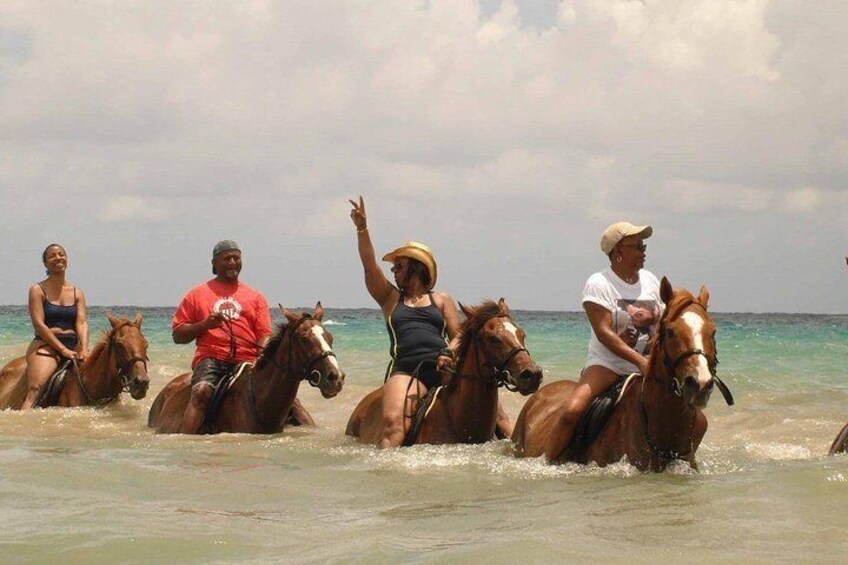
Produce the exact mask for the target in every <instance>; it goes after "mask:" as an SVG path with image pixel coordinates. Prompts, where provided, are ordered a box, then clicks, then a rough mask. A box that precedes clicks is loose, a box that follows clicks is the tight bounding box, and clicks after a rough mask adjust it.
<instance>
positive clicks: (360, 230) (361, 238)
mask: <svg viewBox="0 0 848 565" xmlns="http://www.w3.org/2000/svg"><path fill="white" fill-rule="evenodd" d="M348 202H350V203H351V205H352V206H353V209H352V210H351V211H350V219H351V220H353V225H354V226H356V240H357V244H358V246H359V259H360V260H361V261H362V267H363V268H364V269H365V288H367V289H368V293H369V294H370V295H371V297H372V298H374V300H376V301H377V304H379V305H380V308H381V309H382V310H383V312H386V311H387V310H390V309H391V308H392V307H393V306H394V302H395V301H396V300H397V294H398V291H397V289H396V288H395V287H394V286H392V284H391V283H390V282H389V280H388V279H387V278H386V276H385V275H384V274H383V271H382V269H380V265H378V264H377V255H376V254H375V253H374V244H372V243H371V236H370V235H369V234H368V220H367V218H366V216H365V200H363V198H362V197H361V196H360V197H359V203H356V202H354V201H353V200H348Z"/></svg>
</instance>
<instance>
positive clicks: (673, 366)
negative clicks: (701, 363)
mask: <svg viewBox="0 0 848 565" xmlns="http://www.w3.org/2000/svg"><path fill="white" fill-rule="evenodd" d="M690 306H697V307H698V308H700V309H701V310H703V311H704V313H705V314H706V313H707V309H706V308H705V307H704V306H703V305H702V304H701V303H700V302H697V301H695V300H694V299H687V300H686V301H685V302H684V303H683V304H682V305H681V306H680V307H679V308H678V312H681V313H682V312H683V311H684V310H685V309H686V308H689V307H690ZM676 317H679V316H676ZM676 317H675V318H676ZM668 322H669V319H668V318H666V317H663V319H662V320H661V321H660V327H659V329H658V331H657V341H658V343H657V345H658V347H660V348H661V349H662V352H663V365H664V367H665V370H666V373H667V374H668V375H669V376H670V377H671V379H670V380H669V382H668V387H669V391H670V392H671V393H672V394H674V395H675V396H679V397H682V396H683V383H682V382H680V379H679V378H678V376H677V367H678V365H680V363H682V362H683V361H685V360H686V359H688V358H689V357H692V356H693V355H695V356H697V355H700V356H702V357H703V358H704V359H706V360H707V368H708V369H709V371H710V376H711V377H712V379H713V382H715V384H716V386H717V387H718V389H719V391H721V394H722V396H724V400H725V402H727V405H728V406H733V403H734V400H733V395H732V394H731V393H730V389H729V388H727V385H725V384H724V382H723V381H722V380H721V379H720V378H719V377H718V375H717V372H718V355H714V356H713V357H710V356H709V355H707V354H706V352H704V350H703V349H700V348H693V349H687V350H686V351H683V352H681V353H679V354H678V355H677V356H676V357H675V358H674V359H672V358H671V357H669V355H668V353H667V352H666V347H665V332H666V324H668ZM713 349H715V347H713Z"/></svg>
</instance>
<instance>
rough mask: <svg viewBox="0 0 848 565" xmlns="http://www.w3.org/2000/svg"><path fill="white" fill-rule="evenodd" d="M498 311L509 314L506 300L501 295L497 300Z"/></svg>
mask: <svg viewBox="0 0 848 565" xmlns="http://www.w3.org/2000/svg"><path fill="white" fill-rule="evenodd" d="M498 312H499V313H501V314H506V315H507V316H509V306H507V305H506V300H504V298H503V296H501V299H500V300H498Z"/></svg>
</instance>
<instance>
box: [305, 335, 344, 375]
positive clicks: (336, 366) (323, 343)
mask: <svg viewBox="0 0 848 565" xmlns="http://www.w3.org/2000/svg"><path fill="white" fill-rule="evenodd" d="M312 335H314V336H315V339H317V340H318V343H319V344H321V353H326V352H327V351H332V350H333V348H331V347H330V344H329V343H327V339H326V338H325V337H324V328H322V327H321V326H312ZM327 359H329V361H330V364H331V365H332V366H333V368H334V369H335V370H337V371H341V369H339V362H338V361H336V356H335V355H330V356H329V357H327Z"/></svg>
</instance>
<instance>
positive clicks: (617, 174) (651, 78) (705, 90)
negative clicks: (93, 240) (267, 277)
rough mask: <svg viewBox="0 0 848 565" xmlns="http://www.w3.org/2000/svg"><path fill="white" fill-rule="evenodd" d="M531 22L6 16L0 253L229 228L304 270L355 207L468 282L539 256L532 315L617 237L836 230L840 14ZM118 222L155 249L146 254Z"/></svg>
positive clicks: (330, 8)
mask: <svg viewBox="0 0 848 565" xmlns="http://www.w3.org/2000/svg"><path fill="white" fill-rule="evenodd" d="M522 6H524V4H523V3H522V2H520V1H517V0H516V1H512V0H510V1H505V2H501V3H500V5H499V8H497V9H494V11H489V12H486V14H485V15H481V11H480V9H479V7H478V5H477V3H476V2H474V1H473V0H430V1H428V2H368V1H364V2H345V3H328V2H320V1H316V2H300V3H298V4H297V8H298V9H296V10H295V9H289V8H288V7H286V5H284V4H277V3H274V2H252V3H249V4H243V3H242V4H230V3H215V4H210V3H206V2H199V3H181V4H179V6H177V5H175V4H173V3H171V2H164V1H156V0H154V1H150V2H145V3H128V4H118V5H115V6H113V7H112V8H110V9H109V10H104V9H103V8H102V5H101V4H99V3H85V2H73V3H33V2H26V1H21V2H4V3H3V4H2V6H0V21H2V22H3V27H4V29H6V30H9V31H8V33H9V34H11V35H12V36H13V37H16V38H19V40H20V41H21V42H23V43H25V44H26V46H25V47H26V48H25V49H17V50H15V56H14V57H5V58H2V61H0V68H2V69H3V77H2V84H0V187H2V189H0V190H2V192H3V196H4V198H5V199H13V200H15V201H16V204H17V205H16V206H15V207H14V210H10V212H9V213H8V214H7V215H6V217H5V218H4V219H5V220H6V221H5V222H3V224H2V228H0V229H3V230H6V231H5V232H4V233H5V234H6V235H9V234H15V233H21V232H22V230H26V229H33V228H34V227H37V226H42V225H50V226H56V229H58V230H61V229H66V230H69V231H73V233H78V234H80V238H83V237H84V236H85V235H86V233H87V232H86V231H85V230H86V229H89V230H90V229H92V228H88V227H87V226H88V225H89V224H92V222H90V221H89V220H91V219H92V218H94V219H96V220H99V222H95V223H94V225H97V226H98V228H97V229H98V232H96V233H88V235H92V236H95V235H96V236H102V235H104V234H103V233H102V231H103V224H102V222H108V226H107V227H108V229H107V230H106V231H107V232H108V233H107V234H106V235H107V236H108V238H109V239H112V240H115V242H116V243H120V244H121V245H126V246H129V247H133V248H138V249H139V251H140V252H141V251H143V250H144V249H146V248H148V247H151V246H152V247H157V246H159V247H161V246H170V249H172V251H173V252H174V254H175V259H174V260H175V261H183V262H185V257H178V256H177V255H179V253H180V252H181V250H182V249H183V247H190V246H191V245H193V244H195V243H196V244H197V245H200V243H199V242H196V241H195V240H200V239H203V238H210V239H214V238H215V237H216V236H217V234H218V232H219V231H223V230H224V229H225V228H232V229H233V230H234V231H238V232H239V233H241V234H243V237H248V236H249V235H248V234H257V235H256V240H257V242H261V241H262V238H263V237H265V238H267V237H268V235H269V234H270V233H272V232H274V233H277V232H276V231H274V230H277V231H280V230H281V231H282V232H285V234H286V237H287V240H286V242H287V244H288V243H291V246H290V248H291V249H293V250H294V249H308V248H309V247H310V245H312V242H311V240H310V237H311V235H308V234H303V235H300V234H299V232H295V231H294V230H292V233H289V231H287V230H288V226H296V225H299V223H302V222H303V221H304V219H308V222H310V223H312V224H313V225H314V227H315V230H314V232H313V235H314V234H315V233H317V234H318V235H319V236H320V237H322V238H334V237H337V238H347V239H345V240H344V243H342V240H341V239H339V242H338V244H337V245H331V244H329V243H328V244H327V245H328V246H330V247H332V248H338V249H340V250H347V251H340V252H349V251H350V249H349V243H350V241H349V238H348V237H347V236H349V234H345V233H344V228H339V227H338V225H339V224H340V225H346V223H347V222H349V220H348V219H347V215H346V212H344V211H339V212H338V213H341V214H343V216H342V217H341V218H340V219H339V221H338V222H336V221H335V220H334V219H333V214H335V213H336V211H338V210H340V209H343V208H344V206H343V205H341V204H337V203H344V202H345V201H346V198H348V197H352V196H355V195H357V194H360V193H364V194H365V196H366V198H367V199H368V200H369V203H371V204H372V208H371V210H372V211H373V213H374V214H375V218H374V221H375V222H376V223H377V225H378V226H381V228H382V230H383V231H382V232H381V233H382V236H385V237H387V238H389V237H397V238H398V239H401V240H402V239H408V238H409V237H412V236H413V235H415V237H421V238H426V237H428V236H429V237H431V238H433V239H435V240H436V242H435V243H439V244H441V245H440V248H442V249H450V250H451V253H455V254H456V255H455V256H454V257H451V256H450V255H448V257H447V258H446V259H447V260H448V261H450V260H454V261H456V262H457V263H462V261H463V257H462V255H461V253H462V251H463V248H464V246H461V245H451V242H452V241H453V240H454V239H456V238H457V237H458V234H460V233H461V234H462V236H461V239H462V241H463V242H468V244H469V245H471V244H473V247H474V257H475V260H477V259H479V260H480V261H481V264H485V262H486V261H489V262H490V263H492V264H496V263H498V262H499V261H501V260H502V255H503V254H504V253H513V254H514V255H516V256H523V257H526V260H527V261H528V266H527V268H528V269H530V270H531V271H535V272H539V274H540V276H539V277H536V278H537V279H538V282H533V283H532V285H531V286H526V285H525V283H524V282H521V283H518V282H515V283H514V284H515V289H514V290H513V291H512V292H511V294H512V295H514V296H517V297H518V299H519V300H521V297H522V296H524V297H526V300H528V301H533V305H535V306H539V305H541V304H540V303H541V302H543V301H544V300H545V299H546V297H548V296H550V295H551V294H552V292H551V291H549V289H548V286H550V282H549V281H551V280H553V279H556V280H557V281H561V282H562V284H563V285H570V286H569V288H573V287H578V286H579V284H580V280H579V279H581V278H582V277H584V276H585V275H586V273H584V272H582V270H583V268H584V267H583V265H594V263H593V261H594V260H595V259H596V257H595V255H596V253H595V251H594V248H595V247H596V243H594V239H595V233H596V232H597V231H598V230H599V229H600V228H601V227H603V225H605V223H608V222H609V221H614V220H616V219H620V218H621V217H625V216H631V217H639V218H644V220H645V221H651V222H653V223H655V224H656V223H657V221H661V222H669V223H672V222H680V224H679V225H677V224H675V229H677V230H679V233H680V234H681V236H680V237H679V238H678V239H679V240H680V241H681V243H680V245H683V240H685V237H686V233H687V232H686V231H685V229H684V228H683V227H682V226H688V228H689V229H692V230H694V229H696V226H699V225H700V226H711V227H716V226H717V225H721V229H722V232H721V233H720V234H719V235H720V237H728V238H729V237H732V236H733V235H735V234H739V233H741V232H742V231H743V230H745V229H748V227H747V226H750V225H751V224H752V223H756V224H757V225H758V230H760V231H765V232H767V231H769V230H772V232H773V233H780V231H779V230H780V229H781V223H782V222H783V220H784V219H785V217H789V216H794V215H795V214H798V213H799V212H805V211H806V212H809V211H813V210H814V211H816V213H817V214H821V215H822V218H823V221H822V225H833V226H838V225H841V224H842V223H844V218H845V217H846V210H845V198H844V194H845V191H846V186H848V166H846V163H848V158H846V155H848V149H846V147H848V143H846V141H845V140H846V139H848V117H846V113H845V111H844V100H845V99H846V96H848V75H846V74H845V73H844V72H842V69H843V68H844V65H845V63H846V59H848V55H844V53H848V49H845V39H844V34H843V33H842V31H841V30H840V29H839V26H838V22H840V20H841V19H843V20H844V18H840V16H841V15H842V14H843V13H844V7H843V4H842V3H841V2H833V1H824V0H823V1H821V2H816V3H815V5H814V6H812V7H811V6H809V5H806V4H802V3H786V2H783V3H776V2H772V1H767V0H745V1H738V0H696V1H683V0H676V1H670V2H639V1H625V0H622V1H620V2H618V1H609V0H564V1H562V2H560V3H559V10H558V12H557V15H556V16H555V17H554V16H551V21H550V22H549V25H548V26H544V25H534V26H531V27H528V26H524V25H522V21H521V8H522ZM16 41H17V40H16ZM0 57H2V54H0ZM799 187H810V188H800V189H799ZM45 201H55V202H75V203H78V204H79V212H78V213H76V214H73V215H68V214H66V213H65V212H64V208H63V207H62V206H56V207H48V208H45V207H44V206H42V205H41V203H43V202H45ZM764 211H771V212H773V213H774V214H773V215H772V216H773V217H772V216H770V215H766V214H763V212H764ZM669 212H673V214H669ZM210 218H211V219H214V221H211V220H210ZM118 220H120V221H138V222H145V223H147V224H151V226H152V229H149V230H148V231H147V233H146V235H145V241H144V244H145V246H142V245H141V243H139V242H137V238H135V239H134V237H135V234H130V233H127V234H124V233H123V232H121V231H120V226H119V223H120V222H119V221H118ZM494 221H497V223H498V226H499V229H500V233H508V234H510V235H511V236H512V239H511V241H510V242H509V245H512V246H513V248H511V249H508V250H506V251H504V249H502V248H501V247H498V246H497V245H495V243H494V242H493V238H494V236H493V235H492V230H491V229H490V227H491V226H490V224H491V223H492V222H494ZM722 222H725V223H722ZM51 229H52V228H51ZM704 229H705V228H704ZM837 229H840V228H834V230H837ZM113 230H114V231H113ZM239 230H241V231H239ZM661 231H662V230H661V229H660V230H658V233H660V232H661ZM530 232H532V234H533V235H534V237H539V238H544V237H545V234H554V235H551V236H550V237H551V238H555V237H556V236H562V235H563V234H564V233H566V232H567V233H568V235H569V236H570V237H569V239H568V244H567V245H568V254H569V255H570V256H573V257H575V258H577V259H579V260H582V261H583V263H581V264H580V265H579V266H577V268H576V269H575V271H579V272H573V273H572V272H567V273H566V272H557V273H556V274H555V275H550V274H546V272H545V270H546V269H548V268H550V265H551V264H552V263H553V261H551V258H550V257H545V258H538V259H537V258H536V255H535V252H536V251H537V250H538V248H539V247H538V246H537V245H534V244H533V242H530V241H528V240H529V239H530V238H528V237H524V238H522V237H516V235H526V234H528V233H530ZM34 233H42V232H39V231H35V232H34ZM51 233H52V232H51ZM575 234H577V235H578V236H579V235H580V234H592V237H591V238H588V236H583V237H586V238H587V240H588V239H591V240H592V241H591V242H589V244H587V249H589V247H591V250H588V251H586V252H585V254H584V252H583V250H582V248H581V247H576V248H572V246H577V245H582V240H581V239H580V237H574V236H575ZM59 235H61V234H59ZM175 238H182V239H180V240H179V245H174V243H173V242H174V241H175ZM89 239H90V238H89ZM439 239H442V240H443V241H439ZM761 240H762V241H764V240H765V238H761V239H757V240H755V241H752V242H751V243H750V245H748V246H747V247H746V249H747V250H748V251H749V252H754V251H755V246H757V245H761V243H760V241H761ZM525 242H526V245H528V246H529V250H522V249H520V248H519V247H518V246H520V245H524V244H525ZM207 243H208V242H205V240H204V242H203V245H202V246H201V247H203V249H205V248H206V247H208V245H207ZM497 244H498V245H500V244H501V242H497ZM92 245H94V244H92ZM134 246H135V247H134ZM752 246H754V247H752ZM288 248H289V247H287V249H288ZM654 248H656V246H654V247H652V249H654ZM554 249H555V248H554ZM729 249H730V252H731V253H732V252H736V249H735V248H734V247H733V246H731V247H730V248H729ZM674 251H675V250H674V249H672V248H669V250H668V252H669V253H670V254H672V253H674ZM292 252H293V253H294V252H295V251H292ZM584 255H585V256H584ZM162 260H165V259H162ZM725 264H730V265H733V264H734V263H733V261H732V260H731V259H728V260H727V261H726V262H725ZM162 268H163V269H164V268H166V267H164V266H163V267H162ZM474 275H475V277H476V276H477V275H479V276H480V277H481V278H485V279H487V280H491V279H492V276H494V275H492V274H491V273H489V274H483V273H474ZM507 275H508V274H507ZM507 275H504V277H505V279H504V283H503V284H504V286H505V288H504V293H505V294H510V288H509V285H510V284H513V283H511V282H510V281H511V279H510V277H509V276H507ZM716 276H727V277H728V278H730V277H737V278H740V277H741V276H740V275H739V274H738V273H736V272H728V273H727V274H726V275H725V274H723V273H718V274H717V275H716ZM569 277H571V278H573V280H568V278H569ZM445 280H450V275H449V273H447V272H446V276H445ZM516 280H518V279H516ZM475 281H476V279H475ZM463 282H465V281H463ZM468 284H469V285H470V286H471V287H473V284H474V281H469V282H468ZM180 288H181V286H180ZM336 288H337V289H338V291H339V293H340V294H339V296H340V298H339V300H341V301H342V302H344V303H351V302H355V300H358V299H359V297H360V296H361V294H362V293H361V288H359V287H355V286H351V287H350V288H348V287H347V286H346V285H338V286H337V287H336ZM775 292H778V291H777V290H775ZM767 299H768V297H766V296H764V297H763V300H767ZM717 300H720V299H717ZM784 302H786V303H789V302H791V301H788V300H785V301H784Z"/></svg>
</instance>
